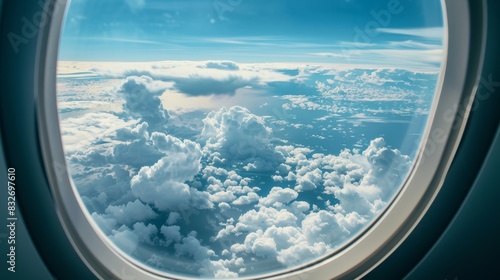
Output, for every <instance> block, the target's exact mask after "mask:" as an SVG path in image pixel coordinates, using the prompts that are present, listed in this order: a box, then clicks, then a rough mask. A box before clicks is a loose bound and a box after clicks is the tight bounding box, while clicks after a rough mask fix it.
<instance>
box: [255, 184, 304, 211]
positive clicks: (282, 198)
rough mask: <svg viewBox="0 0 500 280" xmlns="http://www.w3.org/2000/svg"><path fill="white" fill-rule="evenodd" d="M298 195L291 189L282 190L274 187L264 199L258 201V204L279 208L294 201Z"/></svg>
mask: <svg viewBox="0 0 500 280" xmlns="http://www.w3.org/2000/svg"><path fill="white" fill-rule="evenodd" d="M298 196H299V194H298V193H297V192H296V191H294V190H292V189H283V188H280V187H274V188H272V189H271V192H269V194H268V195H267V196H266V197H263V198H261V199H260V201H259V204H260V205H264V206H274V207H279V206H281V205H282V204H287V203H290V202H291V201H293V200H295V199H296V198H297V197H298Z"/></svg>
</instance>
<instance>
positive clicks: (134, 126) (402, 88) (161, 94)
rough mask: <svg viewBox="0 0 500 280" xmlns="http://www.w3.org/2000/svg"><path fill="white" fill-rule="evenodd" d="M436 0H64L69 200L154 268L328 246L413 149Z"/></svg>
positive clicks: (296, 259) (199, 270)
mask: <svg viewBox="0 0 500 280" xmlns="http://www.w3.org/2000/svg"><path fill="white" fill-rule="evenodd" d="M444 32H445V30H444V29H443V18H442V8H441V4H440V1H437V0H436V1H423V0H421V1H415V0H414V1H396V0H389V1H387V0H383V1H378V0H377V1H361V0H346V1H321V0H313V1H298V0H297V1H294V0H290V1H284V0H272V1H269V0H268V1H261V0H258V1H257V0H253V1H249V0H215V1H212V0H210V1H205V0H193V1H180V0H179V1H163V0H162V1H160V0H148V1H146V0H126V1H121V0H120V1H118V0H114V1H97V0H90V1H72V2H71V5H70V7H69V9H68V11H67V16H66V20H65V24H64V30H63V33H62V39H61V45H60V54H59V63H58V85H57V86H58V92H57V94H58V108H59V114H60V120H61V130H62V137H63V141H64V149H65V154H66V158H67V162H68V165H69V168H70V173H71V177H72V179H73V182H74V185H75V187H76V189H77V190H78V193H79V195H80V196H81V198H82V201H83V202H84V204H85V207H86V209H85V211H88V212H89V214H91V216H92V218H93V220H94V222H95V223H96V224H97V225H98V227H99V228H100V229H101V230H102V232H103V233H104V234H105V235H106V236H107V237H108V239H109V241H110V242H112V243H113V244H115V245H116V246H117V247H118V248H119V249H120V250H121V251H122V252H123V253H125V254H126V255H128V256H130V257H131V258H133V259H135V260H137V261H139V262H140V263H143V264H144V265H145V266H147V267H150V268H153V269H156V270H160V271H162V272H165V273H167V274H169V275H174V276H175V275H177V276H183V277H195V278H196V277H213V278H234V277H238V276H240V277H248V276H256V275H261V274H269V273H277V272H283V271H285V270H288V269H293V268H297V267H299V266H303V265H307V264H308V263H311V262H313V261H317V260H320V259H321V258H325V257H328V256H329V255H330V254H332V253H333V252H334V251H335V250H336V249H339V248H340V247H341V246H342V245H344V244H346V243H347V242H348V241H349V240H352V239H353V238H355V237H356V236H357V234H358V233H359V232H360V231H361V230H363V229H365V228H366V227H367V226H369V225H370V223H371V222H372V221H373V220H374V219H375V218H376V217H377V216H378V215H379V214H380V213H381V212H382V211H383V210H384V209H385V208H386V206H387V205H388V203H390V202H391V199H392V198H393V197H394V196H395V194H396V193H397V191H398V190H399V189H400V187H401V186H402V184H403V182H404V180H405V179H406V177H407V175H408V173H409V171H410V170H411V168H412V164H413V161H414V159H415V157H416V155H417V152H418V149H419V145H420V142H421V139H422V134H423V131H424V129H425V126H426V123H427V120H428V116H429V112H430V110H431V107H432V105H433V104H432V101H433V99H434V94H435V89H436V86H437V82H438V79H439V75H438V74H439V71H440V67H441V60H442V54H443V38H444Z"/></svg>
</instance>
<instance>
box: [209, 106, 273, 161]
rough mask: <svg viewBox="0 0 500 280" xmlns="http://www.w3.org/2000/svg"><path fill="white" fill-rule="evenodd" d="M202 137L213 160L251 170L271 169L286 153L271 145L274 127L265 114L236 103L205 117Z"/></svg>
mask: <svg viewBox="0 0 500 280" xmlns="http://www.w3.org/2000/svg"><path fill="white" fill-rule="evenodd" d="M203 123H204V127H203V131H202V133H201V137H202V139H206V144H205V148H204V149H205V150H206V151H207V152H209V153H211V160H212V161H213V162H216V163H221V164H225V165H230V164H234V163H238V164H240V165H242V166H247V169H249V170H271V169H274V168H275V166H276V165H278V164H279V163H280V161H281V160H282V158H283V157H282V155H281V154H279V153H277V152H276V151H275V150H274V147H273V145H272V144H271V134H272V130H271V128H269V127H267V126H266V124H265V120H264V118H262V117H259V116H257V115H254V114H252V113H250V111H248V109H246V108H243V107H240V106H234V107H231V108H229V109H226V108H224V107H223V108H222V109H220V110H219V111H217V112H211V113H209V114H208V115H207V117H206V118H205V119H204V120H203Z"/></svg>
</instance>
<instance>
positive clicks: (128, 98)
mask: <svg viewBox="0 0 500 280" xmlns="http://www.w3.org/2000/svg"><path fill="white" fill-rule="evenodd" d="M168 87H169V85H168V84H166V83H164V82H159V81H155V80H153V79H152V78H151V77H148V76H140V77H138V76H130V77H127V78H126V79H125V81H124V82H123V84H122V85H121V86H120V88H119V90H118V93H119V94H121V96H122V97H123V98H124V99H125V103H124V104H123V110H124V111H125V112H127V113H128V114H130V116H132V117H134V118H140V119H141V120H143V121H145V122H147V123H148V124H149V125H152V126H162V125H164V124H165V123H166V122H167V121H168V119H169V118H170V116H169V114H168V112H167V110H165V109H164V108H163V105H162V103H161V101H160V98H159V96H160V95H162V94H163V92H164V91H165V90H166V89H167V88H168Z"/></svg>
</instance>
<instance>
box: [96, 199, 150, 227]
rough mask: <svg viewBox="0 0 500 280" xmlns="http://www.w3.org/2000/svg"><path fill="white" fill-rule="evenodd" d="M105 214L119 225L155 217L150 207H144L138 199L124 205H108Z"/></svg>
mask: <svg viewBox="0 0 500 280" xmlns="http://www.w3.org/2000/svg"><path fill="white" fill-rule="evenodd" d="M105 213H106V214H108V215H109V216H111V217H113V218H114V219H116V221H117V222H118V223H121V224H130V223H133V222H137V221H145V220H149V219H152V218H154V217H156V216H157V214H156V213H155V212H154V211H153V209H151V207H150V206H148V205H144V204H143V203H142V202H141V201H139V200H138V199H136V200H135V201H134V202H129V203H127V204H125V205H118V206H112V205H110V206H108V208H106V210H105Z"/></svg>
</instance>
